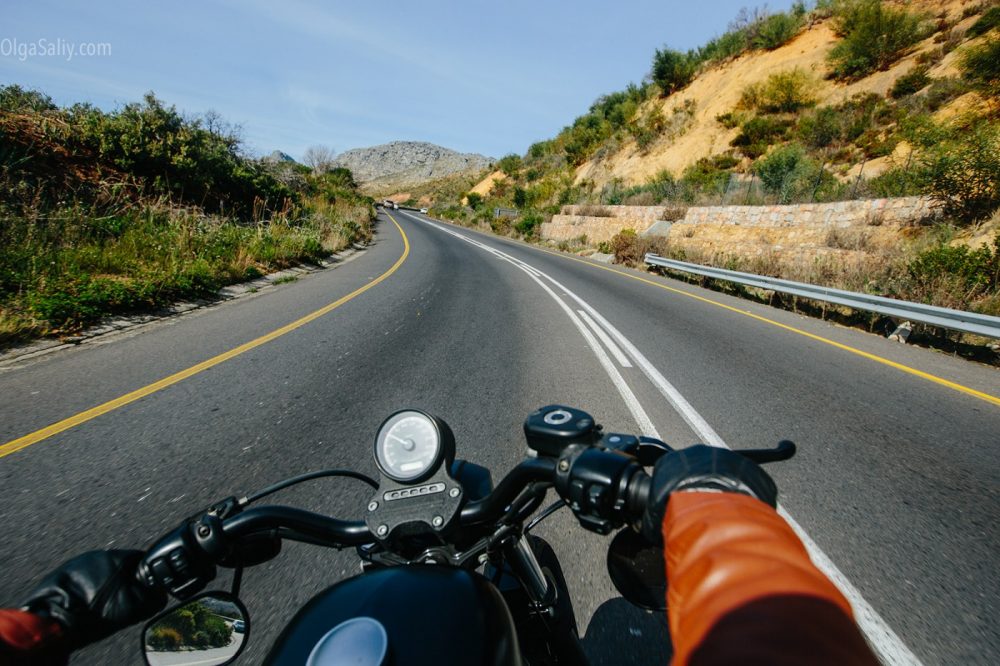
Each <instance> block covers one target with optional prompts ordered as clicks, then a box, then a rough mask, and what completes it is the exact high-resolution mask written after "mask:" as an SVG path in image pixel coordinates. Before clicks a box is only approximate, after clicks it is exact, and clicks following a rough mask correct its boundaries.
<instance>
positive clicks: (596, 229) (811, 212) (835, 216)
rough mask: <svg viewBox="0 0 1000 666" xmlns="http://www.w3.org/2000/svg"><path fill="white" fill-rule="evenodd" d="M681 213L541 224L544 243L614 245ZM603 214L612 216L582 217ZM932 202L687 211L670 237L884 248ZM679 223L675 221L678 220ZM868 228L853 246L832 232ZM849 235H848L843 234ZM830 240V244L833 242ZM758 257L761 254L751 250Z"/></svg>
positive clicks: (654, 211)
mask: <svg viewBox="0 0 1000 666" xmlns="http://www.w3.org/2000/svg"><path fill="white" fill-rule="evenodd" d="M676 210H677V209H675V208H672V207H666V206H564V207H563V210H562V213H561V214H559V215H554V216H553V217H552V219H551V221H549V222H546V223H544V224H542V228H541V235H542V238H546V239H550V240H557V241H558V240H572V239H575V238H579V237H580V236H583V235H586V237H587V241H588V242H590V243H598V242H601V241H607V240H610V239H611V238H612V237H613V236H614V235H615V234H617V233H618V232H619V231H621V230H622V229H634V230H635V231H637V232H640V233H642V232H644V231H646V230H647V229H649V227H651V226H652V225H653V224H654V223H655V222H656V221H658V220H660V219H663V218H664V217H667V218H669V217H671V213H672V212H674V211H676ZM580 212H589V213H593V212H600V213H606V214H607V215H608V216H595V215H593V214H590V215H580V214H577V213H580ZM935 214H936V210H935V208H934V206H933V204H932V202H931V201H930V200H928V199H925V198H923V197H904V198H898V199H867V200H862V201H838V202H834V203H821V204H795V205H789V206H705V207H692V208H689V209H687V212H686V214H685V215H684V217H683V218H682V219H680V220H678V221H676V222H674V224H673V225H672V226H671V227H670V229H669V232H668V234H667V237H668V239H669V241H670V242H671V243H675V244H678V245H680V246H683V245H687V244H694V245H698V246H700V249H703V250H708V249H711V248H712V246H714V245H718V246H719V248H718V249H719V250H721V249H722V246H726V248H725V249H726V250H727V251H728V250H733V249H734V248H738V247H739V246H740V245H741V244H748V245H753V246H759V245H763V246H770V247H772V248H773V249H778V250H781V249H785V250H788V249H791V248H790V247H789V246H798V247H800V248H802V249H807V248H812V249H815V248H818V247H831V245H830V243H833V245H832V247H835V248H836V247H838V245H843V244H857V245H860V244H864V243H867V242H869V241H871V242H876V244H881V243H883V242H890V241H891V240H892V239H893V238H898V234H899V233H900V229H901V228H902V227H907V226H911V225H913V224H914V223H916V222H919V221H920V220H924V219H926V218H929V217H933V216H934V215H935ZM675 217H676V215H675ZM852 227H859V228H864V229H865V231H864V232H863V233H862V232H857V233H855V236H856V238H855V240H853V241H852V240H851V238H849V237H847V236H844V237H842V238H837V237H836V236H837V234H838V233H840V232H837V231H833V232H831V230H837V229H848V228H852ZM845 233H847V232H845ZM831 235H832V239H831ZM747 249H748V250H751V253H755V254H756V253H758V251H760V249H761V248H757V247H755V248H747Z"/></svg>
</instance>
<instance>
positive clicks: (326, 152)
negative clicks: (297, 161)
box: [302, 145, 337, 173]
mask: <svg viewBox="0 0 1000 666" xmlns="http://www.w3.org/2000/svg"><path fill="white" fill-rule="evenodd" d="M336 154H337V153H336V152H335V151H334V150H333V148H330V147H329V146H321V145H316V146H309V147H308V148H306V152H305V154H304V155H303V156H302V159H303V160H304V161H305V163H306V164H307V165H308V166H310V167H312V170H313V171H315V172H316V173H323V172H324V171H327V170H328V169H329V168H330V167H331V166H333V158H334V157H335V156H336Z"/></svg>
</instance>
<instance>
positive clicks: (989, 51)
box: [959, 34, 1000, 101]
mask: <svg viewBox="0 0 1000 666" xmlns="http://www.w3.org/2000/svg"><path fill="white" fill-rule="evenodd" d="M961 56H962V57H961V59H960V60H959V64H960V65H961V68H962V76H963V77H964V78H965V79H966V80H967V81H968V82H969V83H970V84H972V86H973V87H974V88H975V89H976V90H978V91H979V92H981V93H982V94H983V95H984V96H986V97H988V98H990V99H992V100H994V101H995V100H996V99H997V98H1000V35H997V34H993V35H990V36H989V37H987V38H986V39H985V40H984V41H983V42H982V43H981V44H975V45H973V46H970V47H968V48H967V49H966V50H965V51H964V52H963V53H962V54H961Z"/></svg>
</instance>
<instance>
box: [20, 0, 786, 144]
mask: <svg viewBox="0 0 1000 666" xmlns="http://www.w3.org/2000/svg"><path fill="white" fill-rule="evenodd" d="M747 4H752V2H747V0H701V1H700V2H691V1H690V0H686V1H685V0H670V1H661V2H625V1H619V2H606V1H605V2H591V1H589V0H586V1H579V2H573V3H568V2H567V3H562V2H560V3H556V2H549V1H546V0H534V1H533V2H523V1H521V0H514V1H503V0H501V1H495V2H489V3H480V2H464V3H459V2H437V1H435V0H425V1H423V2H387V1H382V2H379V1H378V0H368V1H367V2H353V3H350V2H317V1H308V0H202V1H199V2H193V1H189V0H174V1H173V2H159V3H153V2H137V1H136V0H131V1H128V2H124V1H107V0H89V1H88V2H80V1H76V0H72V1H71V0H66V1H64V2H53V1H50V0H5V6H4V8H3V10H2V12H0V15H2V20H0V82H2V83H5V84H7V83H17V84H20V85H22V86H26V87H32V88H38V89H40V90H42V91H44V92H46V93H48V94H49V95H51V96H52V97H53V98H54V99H55V100H56V102H58V103H60V104H70V103H73V102H78V101H87V102H91V103H93V104H96V105H97V106H99V107H101V108H105V109H111V108H115V107H116V106H119V105H121V104H124V103H126V102H130V101H136V100H139V99H140V98H141V96H142V95H143V93H145V92H146V91H149V90H152V91H154V92H155V93H156V94H157V96H158V97H160V98H161V99H162V100H164V101H166V102H167V103H170V104H175V105H176V106H177V107H178V108H179V109H181V110H183V111H184V112H186V113H190V114H200V113H204V112H205V111H208V110H215V111H217V112H219V113H220V114H221V115H222V116H223V117H224V118H225V119H226V120H228V121H230V122H232V123H235V124H238V125H239V126H240V127H241V128H242V136H243V137H244V139H245V142H246V147H247V149H248V150H250V151H251V152H253V153H256V154H263V153H269V152H270V151H272V150H275V149H278V150H283V151H285V152H287V153H289V154H290V155H292V156H294V157H296V158H299V157H300V156H301V155H302V153H303V151H304V150H305V149H306V148H307V147H308V146H310V145H314V144H323V145H327V146H330V147H332V148H334V149H335V150H337V151H338V152H340V151H343V150H347V149H349V148H356V147H361V146H368V145H373V144H378V143H385V142H388V141H392V140H397V139H398V140H414V141H430V142H433V143H438V144H441V145H443V146H447V147H449V148H453V149H455V150H460V151H465V152H479V153H483V154H486V155H490V156H493V157H499V156H502V155H504V154H506V153H510V152H516V153H523V152H524V151H525V150H526V149H527V147H528V145H530V144H531V143H532V142H534V141H538V140H541V139H546V138H550V137H552V136H554V135H555V134H556V132H558V131H559V130H560V129H561V128H562V127H564V126H565V125H567V124H569V123H570V122H571V121H572V119H573V118H574V117H576V116H577V115H579V114H580V113H582V112H584V111H585V110H586V109H587V107H588V106H589V105H590V103H591V102H592V101H593V100H594V99H595V98H596V97H597V96H599V95H600V94H602V93H605V92H610V91H613V90H618V89H621V88H623V87H625V85H626V84H628V83H629V82H630V81H636V82H637V81H639V80H641V79H642V77H643V76H644V75H645V74H646V73H647V72H648V70H649V64H650V60H651V58H652V54H653V51H654V50H655V49H656V48H657V47H660V46H663V45H665V44H667V45H669V46H671V47H673V48H678V49H687V48H691V47H694V46H698V45H700V44H702V43H704V42H705V41H707V40H708V39H710V38H711V37H713V36H715V35H717V34H719V33H721V32H723V31H724V30H725V28H726V25H727V24H728V23H729V21H730V20H731V19H732V18H733V17H734V16H735V15H736V13H737V12H738V11H739V9H740V7H742V6H744V5H747ZM790 5H791V0H784V1H778V2H771V3H770V7H771V8H772V9H784V8H786V7H788V6H790ZM42 40H44V41H42ZM86 44H108V45H109V48H110V54H108V53H107V52H106V50H107V48H108V47H101V48H102V49H104V52H99V53H98V55H93V56H84V55H73V56H70V55H69V48H70V47H71V46H72V47H74V48H75V49H76V51H77V52H79V50H80V49H82V48H84V45H86ZM31 49H34V51H35V53H34V55H32V54H31V53H30V50H31ZM42 50H46V51H48V53H45V54H43V53H40V51H42Z"/></svg>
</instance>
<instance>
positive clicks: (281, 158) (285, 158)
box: [264, 150, 295, 162]
mask: <svg viewBox="0 0 1000 666" xmlns="http://www.w3.org/2000/svg"><path fill="white" fill-rule="evenodd" d="M264 160H265V161H267V162H294V161H295V158H294V157H292V156H291V155H289V154H288V153H283V152H281V151H280V150H276V151H274V152H273V153H271V154H270V155H268V156H267V157H265V158H264Z"/></svg>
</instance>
